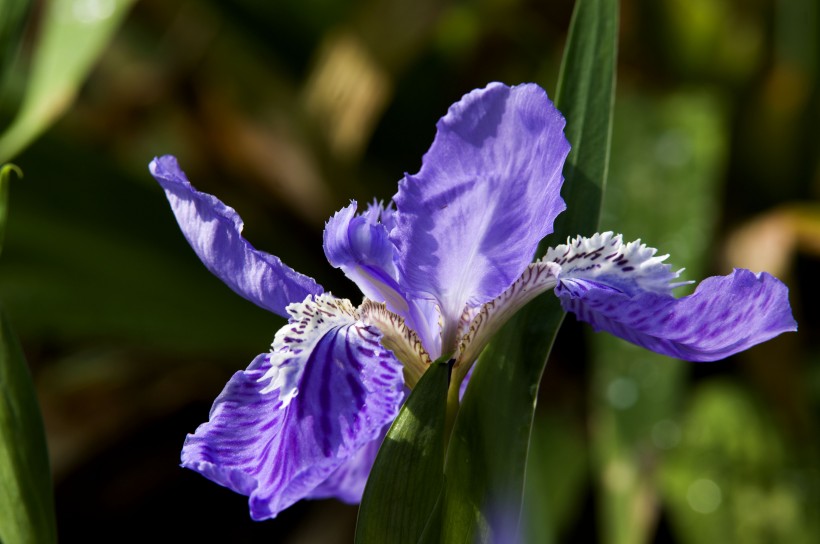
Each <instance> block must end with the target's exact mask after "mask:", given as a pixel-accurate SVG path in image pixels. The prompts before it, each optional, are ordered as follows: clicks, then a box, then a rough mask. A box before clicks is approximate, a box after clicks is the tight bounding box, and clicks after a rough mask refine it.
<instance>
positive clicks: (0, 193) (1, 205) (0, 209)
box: [0, 164, 23, 253]
mask: <svg viewBox="0 0 820 544" xmlns="http://www.w3.org/2000/svg"><path fill="white" fill-rule="evenodd" d="M12 172H14V173H15V174H17V177H20V178H22V177H23V172H22V170H20V169H19V168H18V167H17V166H15V165H13V164H4V165H3V166H0V253H2V252H3V241H4V240H5V235H6V219H7V218H8V215H9V207H8V199H9V178H11V173H12Z"/></svg>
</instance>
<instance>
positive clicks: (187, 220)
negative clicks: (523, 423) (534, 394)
mask: <svg viewBox="0 0 820 544" xmlns="http://www.w3.org/2000/svg"><path fill="white" fill-rule="evenodd" d="M564 124H565V122H564V119H563V117H562V116H561V114H560V113H559V112H558V110H557V109H556V108H555V106H554V105H553V104H552V102H550V100H549V98H547V95H546V93H545V92H544V91H543V90H542V89H541V88H540V87H538V86H537V85H533V84H526V85H519V86H516V87H508V86H505V85H502V84H499V83H493V84H490V85H489V86H487V87H486V88H484V89H479V90H475V91H472V92H470V93H469V94H467V95H465V96H464V97H463V98H462V99H461V100H460V101H458V102H457V103H455V104H454V105H453V106H451V107H450V109H449V111H448V112H447V115H445V116H444V117H443V118H442V119H441V120H440V121H439V123H438V125H437V132H436V136H435V139H434V141H433V145H432V147H431V148H430V150H429V151H428V152H427V153H426V154H425V155H424V157H423V160H422V167H421V170H420V171H419V172H418V173H417V174H415V175H405V176H404V178H403V179H402V180H401V181H400V182H399V187H398V192H397V193H396V195H395V196H394V197H393V200H392V202H391V203H389V204H387V205H382V204H380V203H373V204H370V205H369V206H367V207H366V209H364V210H363V211H362V212H361V213H359V212H358V206H357V204H356V202H351V203H350V205H349V206H347V207H345V208H343V209H341V210H339V211H338V212H337V213H336V214H335V215H334V216H333V217H331V218H330V219H329V220H328V222H327V224H326V226H325V231H324V251H325V255H326V256H327V259H328V261H330V264H331V265H333V266H334V267H337V268H340V269H341V270H342V271H343V272H344V273H345V274H346V275H347V277H348V278H350V279H351V280H352V281H354V282H355V283H356V285H358V286H359V288H360V289H361V291H362V293H363V294H364V297H365V298H364V302H363V303H362V304H361V305H360V306H358V307H356V306H354V304H352V303H351V302H350V301H348V300H344V299H339V298H336V297H334V296H333V295H331V294H330V293H327V292H325V291H324V290H323V289H322V287H321V286H320V285H319V284H317V283H316V282H315V281H314V280H313V279H311V278H309V277H307V276H304V275H302V274H300V273H298V272H296V271H294V270H293V269H291V268H289V267H288V266H286V265H285V264H283V263H282V261H281V260H279V259H278V258H277V257H274V256H272V255H269V254H267V253H264V252H262V251H259V250H257V249H255V248H253V247H252V246H251V245H250V244H249V243H248V242H247V241H246V240H245V239H244V238H243V237H242V234H241V233H242V220H241V219H240V218H239V216H238V215H237V214H236V212H235V211H234V210H233V209H232V208H230V207H228V206H226V205H225V204H223V203H222V202H221V201H219V200H218V199H217V198H215V197H213V196H211V195H208V194H205V193H201V192H199V191H197V190H196V189H194V188H193V186H192V185H191V184H190V183H189V181H188V179H187V178H186V176H185V174H184V173H183V172H182V171H181V170H180V168H179V166H178V164H177V161H176V159H175V158H174V157H171V156H164V157H160V158H157V159H155V160H154V161H153V162H152V163H151V165H150V170H151V173H152V174H153V176H154V177H155V178H156V179H157V181H159V183H160V184H161V185H162V187H163V189H164V190H165V193H166V195H167V197H168V201H169V202H170V204H171V208H172V209H173V212H174V214H175V215H176V218H177V221H178V222H179V226H180V227H181V229H182V232H183V234H184V235H185V237H186V238H187V240H188V242H189V243H190V244H191V246H192V248H193V249H194V251H195V252H196V253H197V255H198V256H199V257H200V259H201V260H202V262H203V263H204V264H205V266H206V267H207V268H208V269H209V270H210V271H211V272H212V273H214V274H216V275H217V276H218V277H219V278H220V279H222V280H223V281H224V282H225V283H226V284H228V286H229V287H231V288H232V289H233V290H234V291H235V292H237V293H238V294H240V295H241V296H243V297H245V298H247V299H248V300H250V301H251V302H254V303H256V304H257V305H259V306H261V307H262V308H265V309H267V310H270V311H271V312H273V313H275V314H278V315H280V316H283V317H286V318H287V319H288V323H287V324H286V325H285V326H284V327H282V329H280V330H279V331H278V332H277V333H276V335H275V337H274V340H273V344H272V346H271V349H270V350H269V351H267V352H265V353H263V354H261V355H259V356H257V357H256V358H255V359H254V360H253V361H252V362H251V364H250V366H249V367H248V368H247V369H246V370H244V371H240V372H237V373H236V374H234V376H233V377H232V378H231V379H230V381H229V382H228V384H227V385H226V386H225V389H224V390H223V391H222V393H221V394H220V395H219V396H218V397H217V399H216V401H215V402H214V405H213V408H212V409H211V412H210V418H209V421H208V422H207V423H204V424H202V425H201V426H200V427H199V428H198V429H197V430H196V432H195V433H194V434H191V435H188V437H187V439H186V441H185V445H184V446H183V450H182V466H184V467H187V468H189V469H192V470H195V471H197V472H199V473H201V474H202V475H203V476H205V477H207V478H209V479H211V480H213V481H214V482H216V483H218V484H221V485H223V486H225V487H228V488H230V489H232V490H234V491H236V492H238V493H241V494H244V495H248V496H249V505H250V513H251V517H252V518H254V519H257V520H259V519H265V518H272V517H275V516H276V515H277V514H278V513H279V512H281V511H282V510H284V509H285V508H287V507H288V506H290V505H291V504H293V503H294V502H296V501H298V500H300V499H304V498H324V497H336V498H338V499H340V500H342V501H346V502H352V503H355V502H358V501H359V500H360V499H361V495H362V491H363V488H364V484H365V482H366V480H367V476H368V473H369V471H370V467H371V466H372V463H373V460H374V458H375V455H376V453H377V451H378V448H379V445H380V442H381V440H382V438H383V437H384V434H385V432H386V430H387V428H388V426H389V425H390V423H391V422H392V421H393V419H394V418H395V417H396V415H397V413H398V411H399V409H400V407H401V404H402V402H403V400H404V398H405V396H406V391H407V388H408V387H412V386H413V385H414V384H415V383H416V382H417V381H418V379H419V377H420V376H421V374H422V373H423V372H424V371H425V369H426V367H427V366H428V365H429V364H430V362H431V361H432V360H436V359H439V358H441V357H447V358H448V360H450V359H453V360H455V362H454V364H453V370H452V373H453V382H454V384H455V386H453V385H452V384H451V390H452V388H453V387H456V388H457V387H458V384H459V383H461V382H462V380H463V378H464V377H465V375H466V374H467V371H468V370H469V368H470V367H471V365H472V364H473V362H474V361H475V360H476V359H477V357H478V355H479V354H480V353H481V351H482V349H483V348H484V346H485V345H486V344H487V342H488V341H489V340H490V338H491V337H492V336H493V334H494V333H495V332H496V331H497V330H498V329H499V328H500V327H501V325H502V324H503V323H504V322H506V320H507V319H509V317H510V316H511V315H512V314H514V313H515V312H516V311H517V310H518V309H519V308H521V307H522V306H523V305H524V304H526V303H527V302H528V301H529V300H531V299H532V298H533V297H535V296H538V295H539V294H541V293H544V292H546V291H548V290H553V291H554V293H555V295H557V296H558V297H559V298H560V300H561V304H562V305H563V308H564V309H565V310H567V311H569V312H573V313H574V314H575V315H576V316H577V318H578V319H580V320H583V321H586V322H588V323H590V324H592V326H593V327H594V328H595V329H596V330H604V331H607V332H610V333H612V334H614V335H616V336H619V337H621V338H623V339H626V340H628V341H630V342H633V343H635V344H638V345H640V346H643V347H645V348H647V349H650V350H653V351H656V352H658V353H662V354H665V355H668V356H670V357H676V358H681V359H686V360H690V361H712V360H716V359H721V358H724V357H727V356H729V355H732V354H733V353H737V352H739V351H741V350H744V349H746V348H748V347H750V346H752V345H755V344H757V343H760V342H763V341H766V340H768V339H770V338H772V337H774V336H777V335H778V334H780V333H782V332H785V331H793V330H796V323H795V321H794V319H793V318H792V314H791V309H790V307H789V302H788V290H787V288H786V287H785V286H784V285H783V284H782V283H781V282H780V281H778V280H777V279H776V278H774V277H772V276H770V275H769V274H766V273H760V274H754V273H752V272H750V271H748V270H740V269H737V270H735V271H734V272H733V273H732V274H730V275H728V276H721V277H712V278H709V279H707V280H705V281H704V282H702V283H701V284H700V286H699V287H698V288H697V290H696V291H695V292H694V294H692V295H690V296H686V297H683V298H675V297H674V296H673V295H672V290H673V289H674V288H675V287H677V286H679V285H682V283H680V282H677V281H676V279H677V278H678V276H679V273H680V272H679V271H678V272H673V271H672V269H671V267H670V266H669V265H668V264H665V263H664V259H665V258H666V257H658V256H656V250H655V249H652V248H649V247H646V246H645V245H642V244H641V243H640V242H639V241H638V242H631V243H625V242H624V241H623V240H622V238H621V236H617V235H614V234H613V233H611V232H606V233H603V234H595V235H594V236H592V237H589V238H585V237H578V238H575V239H574V240H568V242H567V244H565V245H560V246H558V247H555V248H551V249H550V250H549V251H548V252H547V254H546V255H544V256H543V257H542V258H541V259H538V260H536V261H535V262H533V257H535V252H536V250H537V247H538V243H539V241H540V240H541V239H542V238H544V237H545V236H546V235H548V234H550V233H551V232H552V229H553V222H554V221H555V218H556V217H557V216H558V214H560V213H561V212H562V211H563V210H564V209H565V204H564V201H563V200H562V198H561V196H560V192H561V185H562V183H563V178H562V175H561V170H562V167H563V164H564V160H565V159H566V156H567V154H568V152H569V148H570V146H569V143H568V142H567V140H566V138H565V137H564V133H563V127H564Z"/></svg>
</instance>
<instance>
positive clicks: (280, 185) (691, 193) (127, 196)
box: [0, 0, 820, 544]
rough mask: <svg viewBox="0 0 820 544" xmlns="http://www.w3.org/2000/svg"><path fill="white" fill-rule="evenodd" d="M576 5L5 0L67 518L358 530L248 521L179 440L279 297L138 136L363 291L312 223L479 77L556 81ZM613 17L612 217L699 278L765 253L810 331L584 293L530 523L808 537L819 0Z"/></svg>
mask: <svg viewBox="0 0 820 544" xmlns="http://www.w3.org/2000/svg"><path fill="white" fill-rule="evenodd" d="M572 6H573V2H571V1H570V0H560V1H553V2H548V1H543V0H542V1H535V0H473V1H451V2H436V1H433V0H417V1H415V2H408V1H406V0H359V1H354V2H343V1H341V0H279V1H277V2H263V1H261V0H260V1H253V0H223V1H217V0H188V1H168V0H139V1H129V0H51V1H47V0H40V1H34V2H29V1H21V0H0V164H2V163H5V162H8V161H13V162H14V163H16V164H18V165H19V166H20V167H21V168H22V170H23V171H24V173H25V178H24V179H22V180H13V182H12V184H11V188H10V201H9V205H10V210H9V218H8V224H7V228H6V237H5V245H4V249H3V254H2V258H1V259H0V301H2V305H3V307H4V309H5V311H6V313H7V315H8V317H9V319H10V321H11V323H12V324H13V326H14V328H15V329H16V332H17V334H18V335H19V337H20V339H21V341H22V342H23V346H24V349H25V352H26V355H27V358H28V362H29V364H30V366H31V369H32V372H33V374H34V379H35V383H36V386H37V391H38V395H39V400H40V403H41V406H42V409H43V415H44V419H45V424H46V430H47V435H48V443H49V448H50V456H51V460H52V469H53V473H54V482H55V486H56V487H55V489H56V507H57V517H58V524H59V533H60V538H61V540H62V541H63V542H80V541H81V542H96V541H99V542H111V541H117V542H132V541H133V542H136V541H166V540H169V541H170V540H172V539H181V540H184V541H189V540H190V541H193V540H194V539H195V538H199V539H203V540H204V541H219V540H226V541H231V542H244V541H253V540H258V541H262V540H264V541H266V542H292V543H305V542H348V541H350V539H351V537H352V532H353V527H354V523H355V514H356V509H355V507H351V506H345V505H342V504H339V503H337V502H334V501H316V502H303V503H300V504H298V505H296V506H295V507H293V508H291V509H290V510H288V511H287V512H285V513H283V514H282V515H281V516H280V517H279V518H277V519H276V520H273V521H269V522H264V523H254V522H251V521H250V519H249V516H248V513H247V505H246V500H245V499H244V498H243V497H241V496H238V495H235V494H233V493H231V492H230V491H227V490H225V489H223V488H220V487H218V486H216V485H214V484H212V483H210V482H208V481H207V480H205V479H204V478H202V477H200V476H198V475H196V474H194V473H192V472H188V471H185V470H183V469H180V468H178V463H179V450H180V447H181V445H182V441H183V440H184V437H185V434H186V433H187V432H192V431H193V430H194V429H195V428H196V426H197V425H198V424H199V423H202V422H204V421H205V420H206V419H207V414H208V409H209V407H210V404H211V402H212V401H213V399H214V397H215V396H216V395H217V394H218V393H219V391H220V390H221V388H222V386H223V385H224V383H225V381H226V380H227V379H228V377H229V376H230V375H231V374H232V373H233V372H234V371H236V370H238V369H240V368H244V366H246V365H247V363H249V362H250V360H251V359H252V358H253V356H254V355H256V354H257V353H260V352H263V351H265V350H266V349H267V347H268V346H269V344H270V342H271V340H272V338H273V334H274V332H275V331H276V329H277V328H278V327H279V326H281V324H282V320H281V319H280V318H278V317H276V316H273V315H271V314H268V313H266V312H265V311H262V310H260V309H258V308H256V307H255V306H253V305H252V304H250V303H248V302H246V301H244V300H243V299H241V298H239V297H238V296H236V295H234V294H233V293H232V292H231V291H230V290H229V289H228V288H227V287H225V286H224V285H222V284H221V283H220V282H219V280H217V279H215V278H213V277H212V276H211V275H210V274H209V273H208V272H207V271H206V270H205V268H204V267H203V266H202V265H201V264H200V263H199V262H198V261H197V259H196V257H195V256H194V254H193V252H192V251H191V250H190V249H189V248H188V246H187V245H186V243H185V241H184V240H183V238H182V236H181V234H180V233H179V230H178V228H177V226H176V223H175V221H174V218H173V216H172V214H171V212H170V210H169V209H168V206H167V203H166V201H165V198H164V196H163V194H162V191H161V190H160V188H159V187H158V186H157V185H156V183H155V182H154V181H153V179H152V178H151V177H150V175H149V174H148V170H147V165H148V162H149V161H150V160H151V159H152V158H153V157H154V156H156V155H161V154H166V153H171V154H174V155H177V156H178V157H179V159H180V163H181V164H182V166H183V168H184V169H185V170H186V171H187V173H188V175H189V177H190V178H191V180H193V181H194V183H195V184H196V185H197V187H198V188H200V189H202V190H205V191H208V192H212V193H214V194H216V195H218V196H219V197H220V198H221V199H222V200H223V201H225V202H226V203H228V204H229V205H231V206H233V207H234V208H236V209H237V210H238V211H239V213H240V214H241V215H242V217H243V218H244V220H245V223H246V229H245V234H246V236H247V238H248V239H249V240H251V241H252V242H253V243H254V244H255V245H256V246H257V247H258V248H261V249H264V250H266V251H269V252H271V253H274V254H276V255H278V256H280V257H281V258H282V259H283V260H284V261H285V262H286V263H288V264H289V265H291V266H292V267H294V268H296V269H297V270H299V271H301V272H304V273H306V274H308V275H310V276H312V277H314V278H316V279H317V280H318V281H319V282H320V283H322V284H323V285H324V286H325V288H326V289H328V290H331V291H332V292H333V293H334V294H336V295H339V296H344V297H351V298H354V299H355V300H357V299H358V297H359V296H360V295H359V294H358V291H357V289H356V288H355V286H353V285H352V284H351V283H349V282H348V281H347V280H346V279H345V278H344V277H343V275H342V274H341V272H339V271H338V270H334V269H332V268H331V267H330V266H329V265H328V264H327V263H326V261H325V260H324V255H323V252H322V249H321V232H322V227H323V223H324V221H325V220H326V218H327V217H329V216H330V214H331V213H332V212H333V211H334V210H336V209H338V208H340V207H341V206H343V205H345V204H346V203H347V202H348V200H349V199H351V198H355V199H357V200H358V201H359V202H366V201H369V200H370V199H372V198H373V197H376V198H378V199H389V198H390V197H391V196H392V194H393V193H394V192H395V189H396V182H397V181H398V180H399V179H400V177H401V175H402V174H403V173H404V172H405V171H406V172H411V173H412V172H415V171H417V170H418V168H419V167H420V164H421V162H420V161H421V156H422V154H423V153H424V151H425V150H426V149H427V147H428V146H429V145H430V143H431V142H432V139H433V136H434V128H435V122H436V121H437V119H438V118H439V117H441V116H442V115H443V114H444V113H445V112H446V109H447V107H448V106H449V105H450V104H451V103H453V102H454V101H456V100H457V99H458V98H459V97H460V96H461V95H462V94H464V93H466V92H467V91H469V90H471V89H473V88H476V87H481V86H484V85H485V84H486V83H487V82H489V81H492V80H500V81H504V82H506V83H509V84H514V83H519V82H524V81H535V82H537V83H539V84H541V85H542V86H543V87H545V88H546V89H547V90H548V92H550V94H552V91H553V89H554V88H555V82H556V79H557V75H558V65H559V63H560V59H561V52H562V47H563V43H564V40H565V38H566V29H567V27H568V24H569V17H570V14H571V11H572ZM620 27H621V32H620V36H621V38H620V39H621V43H620V60H619V68H618V69H619V74H618V87H617V98H616V109H615V125H614V137H613V148H612V158H611V167H610V183H609V187H608V190H607V194H606V196H605V205H604V208H605V210H604V216H603V219H602V223H601V224H602V227H603V229H604V230H615V231H619V232H623V233H624V234H625V235H626V237H627V238H628V239H634V238H639V237H640V238H642V239H643V241H645V242H646V243H648V244H649V245H652V246H655V247H658V248H660V250H661V253H667V252H668V253H670V254H671V255H672V256H671V258H670V262H671V263H672V264H673V265H675V266H677V267H686V269H687V270H686V272H685V273H684V278H685V279H692V280H698V279H701V278H703V277H705V276H706V275H710V274H717V273H721V274H725V273H728V272H729V271H731V269H732V267H747V268H751V269H752V270H755V271H760V270H766V271H769V272H771V273H773V274H775V275H777V276H778V277H780V278H781V279H782V280H783V281H785V282H786V284H787V285H789V287H790V292H791V302H792V306H793V309H794V312H795V316H796V318H797V320H798V323H799V325H800V332H799V333H798V334H789V335H785V336H783V337H781V338H778V339H776V340H774V341H772V342H769V343H767V344H765V345H762V346H759V347H757V348H754V349H752V350H750V351H748V352H746V353H743V354H740V355H737V356H735V357H732V358H730V359H728V360H726V361H722V362H718V363H710V364H689V363H681V362H678V361H672V360H669V359H665V358H663V357H659V356H655V355H653V354H650V353H648V352H645V351H643V350H641V349H639V348H634V347H632V346H629V345H626V344H625V343H623V342H621V341H619V340H616V339H613V338H610V337H606V336H604V335H596V334H593V333H591V332H590V330H589V329H588V327H586V326H584V325H579V324H578V323H576V322H575V320H574V318H569V319H568V320H567V322H566V323H565V326H564V329H563V330H562V332H561V335H560V337H559V340H558V344H557V346H556V349H555V351H554V352H553V356H552V359H551V361H550V362H549V364H548V365H547V370H546V372H545V375H544V382H543V385H542V390H541V395H540V400H539V405H538V414H537V418H538V419H537V422H536V425H535V427H534V435H533V443H532V453H531V456H530V460H529V464H528V481H527V489H526V497H527V505H528V506H527V508H526V512H525V519H524V521H523V528H524V537H523V538H524V540H525V541H526V542H579V543H580V542H602V543H624V544H629V543H649V542H676V543H700V542H713V541H715V542H742V543H768V542H790V543H803V542H805V543H810V542H816V538H817V536H816V535H818V534H820V518H818V516H817V515H816V513H817V512H818V511H820V440H819V439H818V436H820V435H818V423H819V422H820V346H819V345H818V341H817V338H818V327H820V312H818V310H817V306H816V305H815V304H814V302H815V301H818V300H820V292H819V291H820V287H818V285H820V284H818V282H817V278H818V277H820V205H818V203H817V199H818V196H820V137H819V136H820V128H818V127H820V87H819V86H818V73H819V72H820V42H818V27H820V8H819V7H818V4H817V2H816V0H753V1H749V0H624V1H623V2H622V11H621V23H620ZM681 291H682V292H685V291H686V289H682V290H681ZM501 409H503V407H501ZM397 470H401V467H399V468H397Z"/></svg>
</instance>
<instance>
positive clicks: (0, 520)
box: [0, 314, 57, 544]
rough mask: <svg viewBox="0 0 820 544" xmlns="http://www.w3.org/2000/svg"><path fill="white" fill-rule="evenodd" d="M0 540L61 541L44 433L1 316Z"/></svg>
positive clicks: (20, 543) (11, 543) (21, 543)
mask: <svg viewBox="0 0 820 544" xmlns="http://www.w3.org/2000/svg"><path fill="white" fill-rule="evenodd" d="M0 541H2V542H4V543H5V544H28V543H31V544H40V543H43V544H48V543H50V542H56V541H57V530H56V522H55V517H54V497H53V491H52V483H51V469H50V468H49V461H48V450H47V449H46V438H45V430H44V428H43V421H42V419H41V417H40V408H39V406H38V405H37V396H36V394H35V392H34V386H33V384H32V382H31V376H30V375H29V372H28V368H27V366H26V361H25V359H24V358H23V353H22V351H21V350H20V346H19V345H18V343H17V340H16V338H15V337H14V334H13V333H12V331H11V328H10V327H9V325H8V323H7V322H6V318H5V316H3V315H2V314H0Z"/></svg>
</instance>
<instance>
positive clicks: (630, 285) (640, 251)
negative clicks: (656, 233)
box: [543, 232, 691, 295]
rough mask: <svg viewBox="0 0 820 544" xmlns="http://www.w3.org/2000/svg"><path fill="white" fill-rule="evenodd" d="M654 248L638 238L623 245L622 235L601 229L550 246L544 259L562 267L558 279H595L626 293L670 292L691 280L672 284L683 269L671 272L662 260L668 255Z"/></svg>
mask: <svg viewBox="0 0 820 544" xmlns="http://www.w3.org/2000/svg"><path fill="white" fill-rule="evenodd" d="M657 251H658V250H657V249H655V248H652V247H647V246H646V244H642V243H641V241H640V240H636V241H634V242H629V243H626V244H625V243H624V241H623V236H622V235H620V234H617V235H616V234H613V233H612V232H604V233H596V234H594V235H593V236H591V237H590V238H585V237H583V236H578V237H577V238H575V239H572V240H571V239H567V243H566V244H561V245H559V246H557V247H555V248H550V249H549V250H548V251H547V254H546V256H545V257H544V258H543V260H544V261H548V262H553V263H555V264H557V265H559V266H560V267H561V272H560V273H559V275H558V279H559V281H562V282H563V281H571V280H590V281H597V282H599V283H602V284H605V285H607V286H609V287H613V288H616V289H618V290H620V291H622V292H624V293H626V294H629V295H634V294H637V293H638V292H641V291H650V292H654V293H663V294H671V292H672V289H674V288H675V287H679V286H681V285H686V284H689V283H691V282H675V283H673V282H672V280H674V279H676V278H677V277H678V276H680V273H681V272H683V269H680V270H678V271H677V272H673V271H672V267H671V265H668V264H665V263H664V262H663V261H665V260H666V259H667V258H668V257H669V255H662V256H659V257H656V256H655V254H656V253H657Z"/></svg>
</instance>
